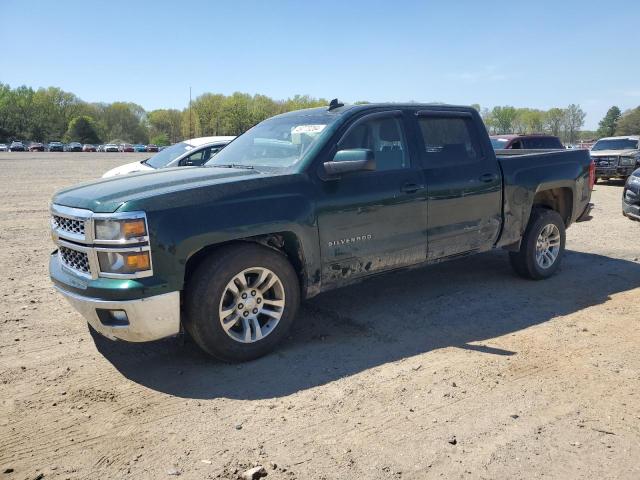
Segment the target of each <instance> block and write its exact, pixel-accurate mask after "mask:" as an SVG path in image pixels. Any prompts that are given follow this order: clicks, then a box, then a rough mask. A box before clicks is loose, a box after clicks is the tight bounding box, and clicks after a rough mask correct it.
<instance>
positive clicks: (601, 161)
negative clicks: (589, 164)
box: [594, 157, 618, 167]
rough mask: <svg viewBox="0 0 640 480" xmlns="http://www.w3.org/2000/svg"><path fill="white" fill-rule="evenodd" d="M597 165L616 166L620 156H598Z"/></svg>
mask: <svg viewBox="0 0 640 480" xmlns="http://www.w3.org/2000/svg"><path fill="white" fill-rule="evenodd" d="M594 160H595V164H596V167H615V166H616V165H617V164H618V157H596V158H595V159H594Z"/></svg>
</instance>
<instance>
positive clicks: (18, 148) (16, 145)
mask: <svg viewBox="0 0 640 480" xmlns="http://www.w3.org/2000/svg"><path fill="white" fill-rule="evenodd" d="M9 151H10V152H26V151H27V148H26V147H25V146H24V143H22V142H18V141H15V142H11V145H9Z"/></svg>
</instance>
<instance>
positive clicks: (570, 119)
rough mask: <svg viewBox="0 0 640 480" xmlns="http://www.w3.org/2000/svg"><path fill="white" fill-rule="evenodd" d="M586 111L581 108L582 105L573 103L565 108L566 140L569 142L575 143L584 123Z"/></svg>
mask: <svg viewBox="0 0 640 480" xmlns="http://www.w3.org/2000/svg"><path fill="white" fill-rule="evenodd" d="M586 116H587V114H586V113H584V111H583V110H582V109H581V108H580V105H576V104H573V103H572V104H571V105H569V106H568V107H567V108H566V109H565V120H564V127H565V135H564V137H565V138H564V140H565V141H566V142H568V143H570V144H571V143H575V141H576V139H577V138H578V132H579V131H580V128H582V126H583V125H584V119H585V117H586Z"/></svg>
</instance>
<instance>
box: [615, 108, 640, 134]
mask: <svg viewBox="0 0 640 480" xmlns="http://www.w3.org/2000/svg"><path fill="white" fill-rule="evenodd" d="M639 134H640V107H636V108H634V109H633V110H627V111H626V112H624V114H623V115H622V117H620V120H619V121H618V126H617V128H616V135H639Z"/></svg>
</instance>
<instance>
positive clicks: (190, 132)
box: [189, 87, 193, 138]
mask: <svg viewBox="0 0 640 480" xmlns="http://www.w3.org/2000/svg"><path fill="white" fill-rule="evenodd" d="M189 138H193V123H192V122H191V87H189Z"/></svg>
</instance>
